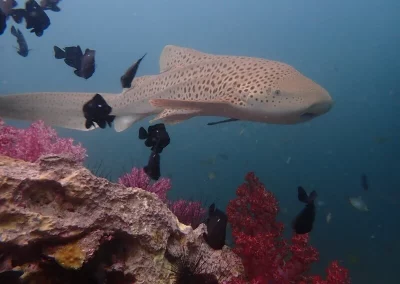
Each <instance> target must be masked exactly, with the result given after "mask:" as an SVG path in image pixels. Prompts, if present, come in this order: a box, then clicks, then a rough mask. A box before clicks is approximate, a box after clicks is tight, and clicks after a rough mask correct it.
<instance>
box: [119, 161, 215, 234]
mask: <svg viewBox="0 0 400 284" xmlns="http://www.w3.org/2000/svg"><path fill="white" fill-rule="evenodd" d="M118 183H120V184H122V185H124V186H127V187H138V188H141V189H143V190H146V191H148V192H152V193H155V194H157V196H158V197H159V198H160V199H161V200H162V201H163V202H165V203H166V204H167V205H168V208H169V209H170V210H171V211H172V212H173V213H174V214H175V215H176V216H177V217H178V220H179V222H181V223H182V224H185V225H188V226H189V225H190V226H192V228H193V229H196V228H197V227H198V226H199V225H200V224H201V223H202V222H203V221H204V219H205V217H206V213H207V210H206V209H205V208H203V207H202V204H201V203H200V202H198V201H187V200H183V199H179V200H177V201H169V200H167V193H168V191H169V190H170V189H171V187H172V183H171V180H170V179H169V178H161V179H160V180H158V181H156V182H151V180H150V178H149V177H148V175H147V174H146V173H145V171H144V169H143V168H141V169H139V168H135V167H134V168H132V170H131V172H130V173H126V174H124V175H122V176H121V177H120V178H119V179H118Z"/></svg>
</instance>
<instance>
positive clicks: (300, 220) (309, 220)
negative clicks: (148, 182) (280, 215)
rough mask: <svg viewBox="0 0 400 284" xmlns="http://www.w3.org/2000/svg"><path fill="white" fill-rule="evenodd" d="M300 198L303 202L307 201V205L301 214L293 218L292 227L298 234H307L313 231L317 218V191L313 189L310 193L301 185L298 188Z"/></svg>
mask: <svg viewBox="0 0 400 284" xmlns="http://www.w3.org/2000/svg"><path fill="white" fill-rule="evenodd" d="M297 191H298V199H299V200H300V201H301V202H304V203H307V205H306V207H305V208H304V209H303V210H302V211H301V212H300V214H299V215H297V217H296V218H295V219H294V220H293V223H292V228H293V229H294V230H295V232H296V234H307V233H309V232H311V230H312V228H313V223H314V220H315V205H314V200H315V199H316V198H317V193H316V192H315V190H313V191H312V192H311V193H310V195H307V193H306V191H305V190H304V189H303V188H302V187H301V186H299V187H298V188H297Z"/></svg>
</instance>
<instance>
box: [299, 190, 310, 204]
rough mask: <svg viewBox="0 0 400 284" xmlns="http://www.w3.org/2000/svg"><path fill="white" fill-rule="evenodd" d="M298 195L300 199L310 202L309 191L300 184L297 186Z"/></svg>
mask: <svg viewBox="0 0 400 284" xmlns="http://www.w3.org/2000/svg"><path fill="white" fill-rule="evenodd" d="M297 197H298V199H299V201H301V202H304V203H308V195H307V192H306V191H305V190H304V188H303V187H302V186H299V187H298V188H297Z"/></svg>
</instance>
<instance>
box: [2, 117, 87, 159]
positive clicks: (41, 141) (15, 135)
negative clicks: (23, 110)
mask: <svg viewBox="0 0 400 284" xmlns="http://www.w3.org/2000/svg"><path fill="white" fill-rule="evenodd" d="M73 142H74V140H73V139H71V138H60V137H58V135H57V132H56V131H55V130H54V129H53V128H51V127H48V126H46V125H45V124H44V122H43V121H41V120H39V121H36V122H34V123H32V124H31V126H29V127H28V128H27V129H18V128H15V127H12V126H7V125H5V123H4V121H3V120H1V119H0V154H2V155H6V156H9V157H12V158H17V159H21V160H24V161H28V162H35V161H36V160H38V159H39V158H40V157H41V156H43V155H47V154H61V155H63V156H65V157H68V158H70V159H72V160H74V161H76V162H79V163H82V162H83V161H84V160H85V158H86V157H87V155H86V149H85V148H84V147H83V146H82V145H81V144H80V143H78V144H77V145H74V144H73Z"/></svg>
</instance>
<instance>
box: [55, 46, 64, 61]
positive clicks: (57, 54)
mask: <svg viewBox="0 0 400 284" xmlns="http://www.w3.org/2000/svg"><path fill="white" fill-rule="evenodd" d="M54 56H55V58H57V59H63V58H65V51H64V50H62V49H61V48H59V47H58V46H54Z"/></svg>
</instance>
